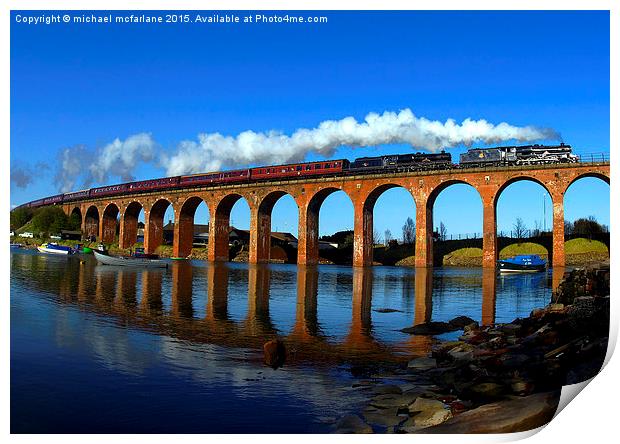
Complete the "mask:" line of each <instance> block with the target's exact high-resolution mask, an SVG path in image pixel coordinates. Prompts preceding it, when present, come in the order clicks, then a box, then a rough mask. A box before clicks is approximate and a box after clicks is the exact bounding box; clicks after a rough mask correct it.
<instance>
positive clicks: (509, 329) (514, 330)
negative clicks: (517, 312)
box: [497, 324, 521, 336]
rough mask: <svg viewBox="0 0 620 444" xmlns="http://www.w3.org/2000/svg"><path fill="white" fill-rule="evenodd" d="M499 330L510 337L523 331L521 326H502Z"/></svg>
mask: <svg viewBox="0 0 620 444" xmlns="http://www.w3.org/2000/svg"><path fill="white" fill-rule="evenodd" d="M497 328H498V329H499V331H501V332H502V333H504V334H506V335H508V336H515V335H516V334H518V333H519V331H521V326H520V325H517V324H502V325H500V326H498V327H497Z"/></svg>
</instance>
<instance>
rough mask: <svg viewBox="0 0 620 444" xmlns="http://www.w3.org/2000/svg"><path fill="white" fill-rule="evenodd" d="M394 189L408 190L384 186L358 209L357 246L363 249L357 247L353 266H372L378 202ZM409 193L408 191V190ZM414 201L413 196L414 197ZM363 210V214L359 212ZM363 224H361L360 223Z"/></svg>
mask: <svg viewBox="0 0 620 444" xmlns="http://www.w3.org/2000/svg"><path fill="white" fill-rule="evenodd" d="M393 188H403V189H404V190H407V188H405V187H404V186H402V185H396V184H382V185H379V186H378V187H376V188H375V189H374V190H372V191H371V192H370V193H369V194H368V196H367V197H366V199H365V200H364V203H363V204H362V206H361V208H360V207H358V208H356V215H355V219H356V221H357V222H358V223H356V224H355V234H354V237H355V244H356V245H358V246H361V247H356V248H355V249H354V257H353V265H354V266H358V267H362V266H366V265H371V264H372V262H373V247H374V245H373V234H374V209H375V204H376V203H377V200H378V199H379V198H380V197H381V196H382V195H383V193H385V192H386V191H388V190H390V189H393ZM407 191H408V190H407ZM412 199H413V196H412ZM413 202H414V207H415V199H413ZM360 210H361V214H359V213H358V212H359V211H360ZM360 222H361V223H360Z"/></svg>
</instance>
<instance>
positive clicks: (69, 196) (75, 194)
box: [63, 190, 90, 202]
mask: <svg viewBox="0 0 620 444" xmlns="http://www.w3.org/2000/svg"><path fill="white" fill-rule="evenodd" d="M89 191H90V190H81V191H72V192H71V193H65V194H64V198H63V202H71V201H73V200H78V199H83V198H86V197H88V193H89Z"/></svg>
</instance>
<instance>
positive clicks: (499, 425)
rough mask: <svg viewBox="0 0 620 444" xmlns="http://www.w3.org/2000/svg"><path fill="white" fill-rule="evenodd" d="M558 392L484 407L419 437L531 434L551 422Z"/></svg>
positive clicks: (426, 430) (539, 394)
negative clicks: (428, 435) (473, 434)
mask: <svg viewBox="0 0 620 444" xmlns="http://www.w3.org/2000/svg"><path fill="white" fill-rule="evenodd" d="M559 401H560V390H558V391H554V392H547V393H537V394H535V395H530V396H525V397H523V398H516V399H511V400H508V401H499V402H494V403H492V404H485V405H483V406H480V407H478V408H476V409H473V410H469V411H467V412H463V413H461V414H459V415H458V416H455V417H454V418H451V419H449V420H447V421H446V422H444V423H443V424H440V425H437V426H435V427H429V428H425V429H423V430H421V431H420V433H514V432H524V431H527V430H532V429H535V428H538V427H541V426H543V425H545V424H547V423H548V422H549V421H551V419H552V418H553V415H554V414H555V411H556V409H557V407H558V403H559Z"/></svg>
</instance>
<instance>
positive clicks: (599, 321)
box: [335, 264, 609, 433]
mask: <svg viewBox="0 0 620 444" xmlns="http://www.w3.org/2000/svg"><path fill="white" fill-rule="evenodd" d="M457 320H458V321H459V322H461V323H466V324H467V325H465V326H464V327H463V334H462V335H461V336H460V337H458V339H457V340H454V341H440V342H438V343H437V344H436V345H435V346H433V349H432V353H430V355H429V356H426V357H418V358H414V359H412V360H411V361H409V363H408V364H407V365H406V366H400V367H395V368H393V369H391V370H390V371H381V372H380V373H379V372H374V373H373V372H372V371H369V372H368V374H367V375H366V376H367V377H365V378H361V379H360V380H359V381H357V382H356V383H354V384H353V387H354V388H355V389H357V390H361V391H364V392H367V393H368V403H367V405H366V407H365V408H364V409H363V411H361V412H359V414H356V415H347V416H345V417H344V418H341V419H340V421H339V422H338V423H337V425H336V427H335V431H336V432H339V433H373V432H380V433H381V432H382V433H508V432H518V431H525V430H530V429H533V428H536V427H539V426H542V425H544V424H546V423H547V422H548V421H549V420H551V418H552V417H553V415H554V413H555V410H556V408H557V404H558V402H559V394H560V391H561V388H562V386H563V385H568V384H575V383H578V382H582V381H585V380H587V379H589V378H591V377H593V376H595V375H596V374H597V373H598V372H599V370H600V368H601V366H602V363H603V361H604V359H605V354H606V351H607V341H608V334H609V265H608V264H599V265H597V266H594V267H589V268H580V269H575V270H573V271H571V272H570V273H567V274H566V275H565V277H564V280H563V282H562V283H561V284H560V285H559V287H558V289H557V291H556V292H554V294H553V297H552V300H551V301H550V303H549V305H547V306H546V307H545V308H541V309H535V310H533V311H532V313H531V314H530V316H528V317H527V318H524V319H515V320H514V321H513V322H511V323H507V324H496V325H492V326H479V325H478V324H477V323H476V322H469V321H471V320H468V319H467V318H465V317H460V319H459V318H456V319H455V320H453V321H451V322H450V323H432V322H429V323H427V324H422V325H420V326H418V327H417V328H414V329H409V331H410V332H411V333H412V334H416V333H417V334H418V335H419V336H426V335H424V333H426V334H428V333H436V334H437V333H441V332H443V331H449V330H451V329H453V328H454V325H451V324H454V322H456V321H457ZM442 324H445V325H442ZM420 333H422V334H420Z"/></svg>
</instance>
